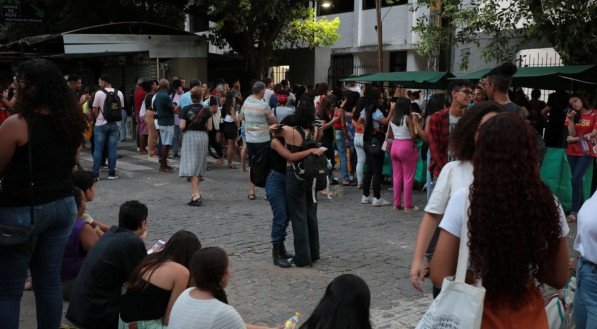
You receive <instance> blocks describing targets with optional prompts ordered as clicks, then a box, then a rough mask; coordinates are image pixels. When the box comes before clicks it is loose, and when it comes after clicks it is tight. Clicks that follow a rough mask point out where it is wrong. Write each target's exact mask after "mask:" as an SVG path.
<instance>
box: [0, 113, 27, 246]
mask: <svg viewBox="0 0 597 329" xmlns="http://www.w3.org/2000/svg"><path fill="white" fill-rule="evenodd" d="M27 125H28V126H29V127H28V130H27V135H28V137H29V138H28V141H27V143H28V146H27V150H28V156H29V193H30V201H31V206H30V212H31V221H30V223H29V225H28V226H21V225H10V224H0V250H9V249H15V250H16V249H22V248H23V247H27V246H29V245H30V243H31V242H32V237H31V235H32V232H33V225H34V223H35V219H34V218H35V216H34V212H33V186H34V184H33V169H32V168H33V167H32V164H33V161H32V156H31V124H30V123H27Z"/></svg>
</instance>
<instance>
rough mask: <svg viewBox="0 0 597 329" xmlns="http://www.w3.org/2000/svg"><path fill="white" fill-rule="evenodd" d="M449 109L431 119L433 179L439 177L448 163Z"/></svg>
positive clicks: (431, 166) (439, 112)
mask: <svg viewBox="0 0 597 329" xmlns="http://www.w3.org/2000/svg"><path fill="white" fill-rule="evenodd" d="M448 110H449V108H445V109H443V110H441V111H438V112H435V113H434V114H433V115H432V116H431V118H430V119H429V132H430V134H429V151H430V152H431V161H430V162H429V171H430V172H431V174H432V175H433V177H439V173H440V172H441V171H442V168H443V167H444V166H445V165H446V163H448V145H449V141H450V113H449V112H448Z"/></svg>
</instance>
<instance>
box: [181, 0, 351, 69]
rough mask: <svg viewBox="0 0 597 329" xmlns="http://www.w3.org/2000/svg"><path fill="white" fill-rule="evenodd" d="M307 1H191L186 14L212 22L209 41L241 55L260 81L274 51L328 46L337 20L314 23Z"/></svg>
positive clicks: (319, 20)
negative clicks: (202, 17)
mask: <svg viewBox="0 0 597 329" xmlns="http://www.w3.org/2000/svg"><path fill="white" fill-rule="evenodd" d="M311 2H312V1H310V0H231V1H222V0H191V5H190V6H189V12H196V13H207V19H209V20H210V21H212V22H215V25H214V26H212V27H210V31H209V34H208V35H207V37H208V39H209V41H210V42H211V43H212V44H214V45H216V46H218V47H220V48H221V49H226V47H229V48H230V49H231V50H233V51H235V52H237V53H239V54H241V55H242V56H243V57H244V58H245V61H246V63H247V71H248V73H249V75H250V76H252V77H256V78H257V77H260V76H261V75H262V74H263V73H264V72H265V69H266V68H267V65H268V64H269V60H270V58H271V56H272V52H273V50H274V49H275V48H276V47H294V46H310V47H315V46H331V45H333V44H334V43H335V42H336V41H337V40H338V38H339V35H338V27H339V26H340V20H339V19H338V18H335V19H333V20H328V19H327V18H318V19H317V20H316V19H315V16H314V13H313V11H312V9H310V8H309V4H310V3H311Z"/></svg>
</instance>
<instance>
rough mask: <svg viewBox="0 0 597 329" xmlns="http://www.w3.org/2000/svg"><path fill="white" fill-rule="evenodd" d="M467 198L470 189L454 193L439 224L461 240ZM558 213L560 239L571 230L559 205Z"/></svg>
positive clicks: (462, 189)
mask: <svg viewBox="0 0 597 329" xmlns="http://www.w3.org/2000/svg"><path fill="white" fill-rule="evenodd" d="M466 198H468V188H461V189H459V190H458V191H456V192H454V194H453V195H452V197H451V198H450V201H448V207H446V212H445V213H444V217H443V218H442V221H441V222H440V223H439V227H441V228H442V229H444V230H446V232H448V233H450V234H452V235H454V236H455V237H457V238H460V230H461V227H462V222H463V221H464V204H465V202H466ZM558 212H559V214H560V218H559V219H560V227H561V232H560V237H564V236H566V235H567V234H568V232H569V231H570V229H569V228H568V223H566V215H564V210H563V209H562V206H561V205H560V204H559V203H558Z"/></svg>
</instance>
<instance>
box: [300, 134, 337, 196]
mask: <svg viewBox="0 0 597 329" xmlns="http://www.w3.org/2000/svg"><path fill="white" fill-rule="evenodd" d="M296 130H297V131H298V132H299V134H300V135H301V137H302V138H303V144H302V145H301V149H303V150H308V149H310V148H316V147H317V143H315V141H314V140H313V138H306V136H305V135H306V134H305V131H304V130H303V129H302V128H301V127H296ZM294 169H295V172H296V173H297V174H299V175H300V176H301V177H304V179H305V181H306V183H307V189H308V190H313V189H314V190H315V191H317V192H319V191H323V190H324V189H325V188H326V187H327V177H328V174H329V172H330V170H329V168H328V158H327V157H326V156H325V155H323V154H322V155H320V156H317V155H313V154H309V155H307V156H306V157H304V158H303V159H302V160H301V161H300V162H299V163H297V164H296V165H294Z"/></svg>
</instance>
